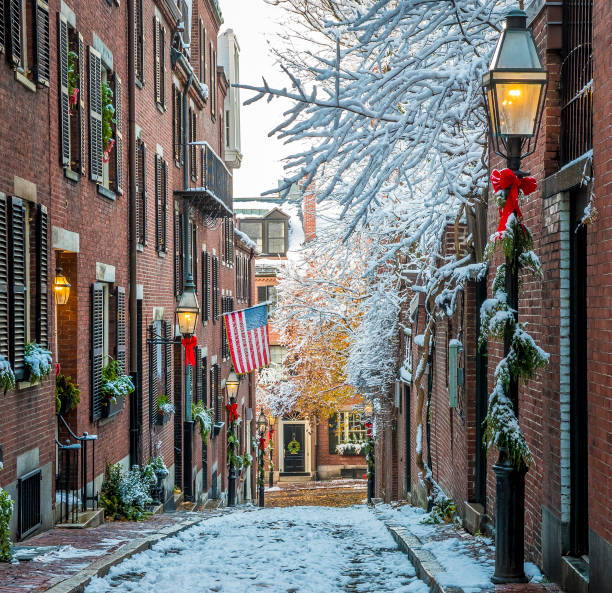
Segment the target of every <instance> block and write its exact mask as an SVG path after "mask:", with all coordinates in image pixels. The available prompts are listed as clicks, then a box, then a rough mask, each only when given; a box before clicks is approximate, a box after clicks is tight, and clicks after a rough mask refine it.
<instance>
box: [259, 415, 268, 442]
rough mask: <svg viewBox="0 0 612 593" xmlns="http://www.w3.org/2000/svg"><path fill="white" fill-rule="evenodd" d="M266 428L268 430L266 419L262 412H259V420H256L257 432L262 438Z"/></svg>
mask: <svg viewBox="0 0 612 593" xmlns="http://www.w3.org/2000/svg"><path fill="white" fill-rule="evenodd" d="M266 428H268V419H267V418H266V415H265V414H264V412H263V410H262V411H261V412H259V418H257V431H258V432H259V434H260V435H262V436H263V435H264V434H265V433H266Z"/></svg>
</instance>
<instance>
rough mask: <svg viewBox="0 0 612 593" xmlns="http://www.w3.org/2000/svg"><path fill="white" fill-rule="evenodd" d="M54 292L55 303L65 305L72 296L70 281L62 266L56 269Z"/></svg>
mask: <svg viewBox="0 0 612 593" xmlns="http://www.w3.org/2000/svg"><path fill="white" fill-rule="evenodd" d="M53 293H54V294H55V303H56V304H58V305H65V304H66V303H67V302H68V297H69V296H70V282H68V279H67V278H66V276H65V275H64V272H63V271H62V268H57V270H56V271H55V280H53Z"/></svg>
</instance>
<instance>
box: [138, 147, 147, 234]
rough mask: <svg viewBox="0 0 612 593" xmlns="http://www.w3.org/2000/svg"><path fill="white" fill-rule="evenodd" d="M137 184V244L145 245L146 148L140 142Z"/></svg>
mask: <svg viewBox="0 0 612 593" xmlns="http://www.w3.org/2000/svg"><path fill="white" fill-rule="evenodd" d="M138 167H139V172H138V182H139V186H138V189H139V197H140V199H139V206H138V210H139V215H138V219H139V235H138V242H139V243H141V244H142V245H146V244H147V147H146V145H145V143H144V142H140V146H139V151H138Z"/></svg>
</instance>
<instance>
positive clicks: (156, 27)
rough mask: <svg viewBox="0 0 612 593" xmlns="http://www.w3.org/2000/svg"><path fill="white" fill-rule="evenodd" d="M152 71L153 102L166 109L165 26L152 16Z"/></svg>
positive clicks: (163, 109)
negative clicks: (153, 84)
mask: <svg viewBox="0 0 612 593" xmlns="http://www.w3.org/2000/svg"><path fill="white" fill-rule="evenodd" d="M153 59H154V64H153V71H154V74H155V103H156V104H157V106H158V107H159V108H160V109H161V110H162V111H165V109H166V28H165V27H164V26H162V24H161V21H160V20H159V19H158V18H157V17H154V18H153Z"/></svg>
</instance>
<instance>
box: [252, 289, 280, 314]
mask: <svg viewBox="0 0 612 593" xmlns="http://www.w3.org/2000/svg"><path fill="white" fill-rule="evenodd" d="M257 302H258V303H268V312H269V313H272V311H274V309H275V308H276V305H277V303H278V289H277V288H276V286H258V287H257Z"/></svg>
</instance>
